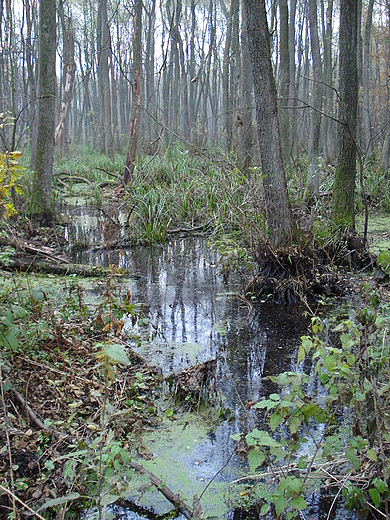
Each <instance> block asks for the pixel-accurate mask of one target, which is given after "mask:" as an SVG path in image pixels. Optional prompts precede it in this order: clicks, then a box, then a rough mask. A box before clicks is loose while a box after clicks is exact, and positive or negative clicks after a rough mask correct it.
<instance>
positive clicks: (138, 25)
mask: <svg viewBox="0 0 390 520" xmlns="http://www.w3.org/2000/svg"><path fill="white" fill-rule="evenodd" d="M141 44H142V0H136V2H135V14H134V36H133V67H134V79H133V103H132V108H131V121H130V133H129V144H128V147H127V154H126V163H125V171H124V175H123V181H124V183H125V184H127V183H128V182H129V179H130V178H132V177H133V174H134V168H135V160H136V157H137V144H138V129H139V126H140V124H141V66H142V63H141Z"/></svg>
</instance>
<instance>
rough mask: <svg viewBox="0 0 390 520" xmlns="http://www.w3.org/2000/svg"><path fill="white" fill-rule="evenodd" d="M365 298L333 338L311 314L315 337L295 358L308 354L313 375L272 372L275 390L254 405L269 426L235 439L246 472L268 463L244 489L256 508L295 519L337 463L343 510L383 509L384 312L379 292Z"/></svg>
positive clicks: (386, 424) (387, 395)
mask: <svg viewBox="0 0 390 520" xmlns="http://www.w3.org/2000/svg"><path fill="white" fill-rule="evenodd" d="M363 298H364V302H365V306H364V307H362V309H361V310H359V311H358V312H357V315H356V318H355V320H347V321H343V322H341V323H340V324H339V325H337V326H336V327H335V328H334V329H333V330H332V335H333V333H337V334H338V335H339V342H338V343H336V344H335V342H334V340H331V339H330V338H331V337H332V335H331V334H330V331H329V329H328V327H327V324H326V322H322V321H320V320H319V319H317V318H313V320H312V331H313V335H311V336H304V337H302V342H301V345H300V347H299V351H298V363H299V364H302V365H303V364H304V362H305V361H307V360H311V366H312V374H311V375H310V376H309V375H307V374H305V373H303V372H285V373H282V374H280V375H279V376H277V377H270V378H269V379H270V380H271V381H272V382H273V383H275V384H276V385H277V386H278V387H279V389H280V391H279V392H278V393H273V394H271V395H269V396H268V397H266V398H263V399H261V400H260V401H259V402H258V403H256V404H255V405H254V406H253V408H254V409H255V410H262V411H263V413H264V414H265V419H266V421H267V424H268V427H269V430H267V429H264V430H259V429H257V428H253V429H252V430H251V431H249V432H248V433H246V434H245V435H240V434H237V435H235V436H234V437H233V438H234V439H235V440H237V441H238V442H239V446H241V448H240V451H239V452H240V455H242V457H243V458H247V460H248V463H249V466H250V470H251V472H252V473H255V472H256V471H257V470H258V469H259V468H262V467H263V466H267V467H268V468H270V470H269V473H268V472H265V473H264V474H263V477H261V476H260V475H259V477H258V480H257V484H256V486H253V487H250V488H249V489H248V491H246V493H247V494H249V495H250V496H251V497H252V499H253V501H258V502H260V503H261V511H260V514H266V513H268V512H269V511H273V513H274V515H275V517H277V518H281V517H282V515H283V514H286V518H295V517H298V515H299V514H300V513H299V511H300V510H302V509H306V507H307V505H306V498H307V496H309V495H310V493H311V492H312V491H313V489H314V484H315V483H317V485H319V486H320V487H324V486H325V484H324V480H325V478H326V480H327V481H328V483H329V482H330V483H331V484H333V485H340V477H334V478H333V477H332V467H333V466H335V465H337V473H338V475H340V472H342V473H343V474H344V475H345V478H344V479H343V485H342V494H343V496H344V499H345V503H346V506H347V508H349V509H353V508H355V509H359V510H361V511H366V512H367V511H368V510H370V509H372V508H376V509H379V510H381V511H383V512H384V513H385V514H388V508H389V490H388V485H387V483H388V481H389V477H390V464H389V460H388V457H387V456H386V450H385V446H386V445H387V443H388V442H389V441H390V421H389V420H388V405H389V402H390V384H389V382H388V373H389V369H390V359H389V342H388V336H387V331H388V327H389V317H388V309H387V306H385V305H383V306H381V305H380V302H379V299H378V297H377V291H372V290H370V289H369V288H368V287H367V286H366V287H365V289H364V292H363ZM314 378H317V380H318V383H317V384H316V383H315V379H314ZM343 409H347V410H349V414H350V418H351V422H352V424H351V428H350V430H349V431H348V432H347V435H345V433H344V434H343V435H342V434H341V430H340V425H339V423H338V414H339V412H341V411H342V410H343ZM270 432H271V433H272V435H270ZM322 467H323V468H326V469H324V470H321V468H322ZM363 471H364V472H365V475H369V482H368V485H367V483H365V484H364V485H359V475H360V474H361V473H362V472H363ZM267 475H269V477H270V479H269V480H267ZM324 476H325V478H324ZM261 481H263V485H261ZM267 482H268V483H267Z"/></svg>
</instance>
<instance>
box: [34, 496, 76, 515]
mask: <svg viewBox="0 0 390 520" xmlns="http://www.w3.org/2000/svg"><path fill="white" fill-rule="evenodd" d="M78 498H80V493H77V492H75V493H69V495H65V496H63V497H59V498H53V499H52V500H48V501H47V502H45V503H44V504H43V506H42V507H40V508H39V510H38V511H42V509H47V508H48V507H54V506H59V505H61V504H66V502H70V501H71V500H77V499H78Z"/></svg>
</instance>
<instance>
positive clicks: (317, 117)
mask: <svg viewBox="0 0 390 520" xmlns="http://www.w3.org/2000/svg"><path fill="white" fill-rule="evenodd" d="M308 14H309V24H310V41H311V55H312V59H313V82H312V84H311V88H310V90H311V91H312V92H313V93H314V95H313V96H312V104H313V109H312V110H311V114H310V135H309V168H308V170H307V189H308V192H309V193H308V194H309V196H310V195H314V196H318V194H319V192H320V178H319V169H318V150H319V143H320V130H321V114H320V111H321V110H322V90H323V89H322V66H321V55H320V43H319V39H318V23H317V0H309V11H308Z"/></svg>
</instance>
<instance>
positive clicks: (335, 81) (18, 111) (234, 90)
mask: <svg viewBox="0 0 390 520" xmlns="http://www.w3.org/2000/svg"><path fill="white" fill-rule="evenodd" d="M356 1H357V7H358V12H359V17H358V49H357V55H358V81H359V86H360V96H359V112H358V121H357V124H358V135H359V143H360V149H361V150H362V151H363V152H364V153H365V154H368V155H369V154H371V153H372V152H373V151H374V150H377V149H378V148H379V149H380V150H382V147H383V153H384V159H385V163H387V160H388V159H386V157H387V158H388V155H389V151H388V148H389V143H390V140H389V131H388V130H389V116H390V109H389V98H390V90H389V88H388V78H389V64H390V39H389V13H390V4H389V2H375V1H374V0H369V1H365V0H356ZM136 4H137V2H136V0H133V1H128V0H120V1H118V2H107V0H96V1H95V0H74V1H68V2H64V0H58V1H57V97H56V121H57V124H58V122H59V121H60V122H61V125H60V128H59V129H58V132H57V133H56V142H57V148H58V151H59V153H66V152H67V149H68V147H69V144H79V143H89V144H91V145H92V146H93V147H94V148H96V149H99V150H101V151H104V152H105V153H106V154H107V156H109V157H112V155H113V153H114V150H122V149H123V148H124V147H126V145H127V143H128V136H129V129H130V121H131V119H132V115H131V114H132V107H133V97H134V96H135V95H136V93H135V89H134V70H133V69H134V62H135V58H134V53H133V51H134V19H135V10H136V8H137V7H136ZM266 7H267V16H268V25H269V32H270V44H271V57H272V64H273V70H274V75H275V79H276V84H277V91H278V104H279V109H280V110H279V111H280V127H281V138H282V145H283V156H284V159H287V160H293V159H295V158H296V157H297V156H298V155H299V154H302V153H303V154H307V155H308V157H309V161H310V163H311V164H312V170H313V171H314V177H313V179H312V180H311V181H310V182H311V183H312V185H313V189H317V188H316V182H317V181H316V176H315V168H316V158H317V157H319V156H321V157H325V158H328V157H329V158H330V157H333V156H334V153H335V138H336V131H337V130H336V126H337V125H336V123H335V122H334V121H333V120H332V119H329V118H327V117H325V116H324V115H323V114H328V115H330V116H331V117H333V118H337V93H336V90H338V89H339V78H338V64H339V63H338V60H339V43H338V36H339V35H338V29H339V19H340V15H339V2H337V1H335V0H272V1H267V2H266ZM38 10H39V2H38V0H24V1H23V2H20V3H18V4H14V3H13V2H11V0H0V17H1V24H0V48H1V51H0V112H1V113H2V114H3V118H7V117H13V118H14V120H15V121H16V125H15V126H14V127H11V126H9V127H8V126H5V127H4V126H3V127H2V129H1V132H0V140H1V147H2V148H3V149H9V150H12V149H14V148H15V147H18V146H19V147H20V146H21V144H22V145H26V144H27V145H28V146H29V147H30V149H31V151H32V156H33V160H34V159H35V146H36V132H37V123H38V121H37V98H38V70H39V56H38V46H39V40H40V34H39V16H38ZM244 17H245V14H244V12H243V9H242V5H241V3H240V2H239V0H186V1H185V2H183V0H165V1H163V2H156V0H145V1H144V2H142V34H141V69H140V79H141V90H140V95H141V99H140V109H141V110H142V125H141V127H140V128H139V136H140V139H141V143H142V149H143V151H144V152H145V153H153V152H154V151H155V150H156V148H157V146H158V144H159V143H160V142H161V141H162V142H163V143H164V145H167V144H168V143H169V142H171V141H176V142H183V143H185V144H191V145H194V146H197V147H200V148H203V147H206V146H217V147H220V148H222V149H223V151H224V152H226V153H233V154H235V155H236V156H237V157H239V158H241V160H242V162H243V164H244V165H250V164H251V156H252V154H253V153H254V143H255V139H254V134H253V128H254V126H253V119H254V100H253V92H252V79H251V70H250V60H249V57H248V47H247V43H246V42H247V35H246V28H245V20H244ZM34 141H35V144H34ZM384 145H385V146H384ZM385 166H387V164H385Z"/></svg>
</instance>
